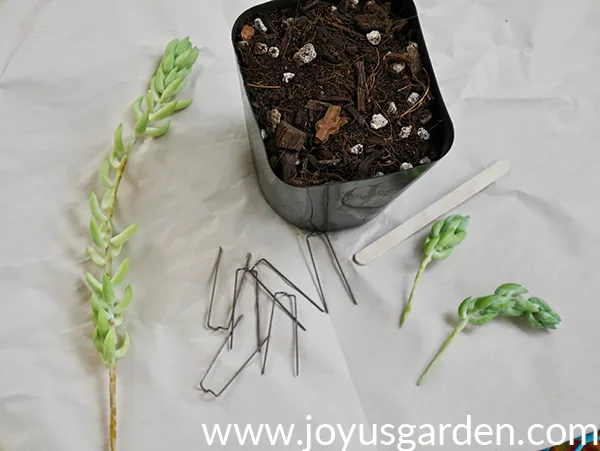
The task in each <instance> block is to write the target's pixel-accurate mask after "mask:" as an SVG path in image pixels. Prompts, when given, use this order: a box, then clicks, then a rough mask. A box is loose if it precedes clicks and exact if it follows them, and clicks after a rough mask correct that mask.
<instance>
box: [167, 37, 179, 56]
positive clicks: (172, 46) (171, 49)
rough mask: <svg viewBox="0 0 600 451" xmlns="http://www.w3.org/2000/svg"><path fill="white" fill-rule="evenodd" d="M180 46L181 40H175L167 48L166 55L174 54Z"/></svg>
mask: <svg viewBox="0 0 600 451" xmlns="http://www.w3.org/2000/svg"><path fill="white" fill-rule="evenodd" d="M177 44H179V39H173V40H172V41H170V42H169V43H168V44H167V46H166V47H165V53H173V52H174V51H175V49H176V48H177Z"/></svg>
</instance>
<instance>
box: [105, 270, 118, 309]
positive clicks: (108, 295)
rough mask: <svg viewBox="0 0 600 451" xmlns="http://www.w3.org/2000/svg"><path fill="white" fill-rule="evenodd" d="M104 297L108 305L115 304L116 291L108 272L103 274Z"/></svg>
mask: <svg viewBox="0 0 600 451" xmlns="http://www.w3.org/2000/svg"><path fill="white" fill-rule="evenodd" d="M102 299H104V302H106V303H107V304H108V305H113V304H114V302H115V292H114V290H113V286H112V282H111V280H110V277H108V276H107V275H106V274H104V275H103V276H102Z"/></svg>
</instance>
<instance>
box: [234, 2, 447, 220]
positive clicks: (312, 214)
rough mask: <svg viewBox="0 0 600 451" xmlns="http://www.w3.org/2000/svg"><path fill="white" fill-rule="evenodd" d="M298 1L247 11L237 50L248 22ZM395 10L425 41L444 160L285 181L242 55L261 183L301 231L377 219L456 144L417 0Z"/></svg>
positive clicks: (249, 126) (239, 20)
mask: <svg viewBox="0 0 600 451" xmlns="http://www.w3.org/2000/svg"><path fill="white" fill-rule="evenodd" d="M296 4H297V0H272V1H269V2H266V3H263V4H260V5H257V6H254V7H252V8H250V9H248V10H246V11H245V12H243V13H242V14H241V15H240V16H239V17H238V18H237V20H236V21H235V23H234V25H233V28H232V34H231V42H232V45H233V46H234V51H235V49H236V45H237V41H238V40H239V35H240V31H241V29H242V26H243V25H244V24H245V23H250V22H252V21H253V20H254V19H255V18H256V17H260V16H261V15H264V14H265V13H266V12H273V11H276V10H280V9H282V8H285V7H289V6H293V5H296ZM392 12H393V14H397V15H398V16H399V18H400V17H402V18H410V19H409V24H408V26H409V27H411V28H412V29H413V30H414V33H415V34H414V35H413V37H412V39H413V40H414V41H415V42H416V43H417V44H418V45H419V50H420V54H421V60H422V63H423V67H424V69H425V70H426V71H427V72H428V74H429V78H430V90H431V93H432V94H433V96H434V98H435V100H434V102H432V103H431V104H430V109H432V110H433V112H434V116H436V117H437V118H439V120H440V122H441V123H440V125H439V126H440V127H442V128H443V133H440V135H442V139H440V140H439V141H438V145H439V149H436V152H437V153H438V155H439V158H438V159H436V160H435V161H433V162H431V163H428V164H424V165H419V166H416V167H414V168H413V169H409V170H403V171H400V172H396V173H392V174H387V175H383V176H380V177H376V178H372V179H367V180H359V181H349V182H336V183H330V184H325V185H318V186H307V187H297V186H292V185H290V184H288V183H285V182H284V181H283V180H281V179H280V178H279V177H278V176H277V175H276V174H275V172H274V171H273V169H272V168H271V165H270V164H269V161H268V157H267V149H266V147H265V144H264V141H263V139H262V136H261V131H260V126H259V123H258V120H257V117H256V115H255V113H254V111H253V110H252V107H251V105H250V101H249V97H248V88H247V86H246V83H245V82H244V80H243V77H242V72H241V70H240V64H241V61H240V59H239V58H238V59H237V63H238V75H239V80H240V84H241V87H242V100H243V104H244V113H245V117H246V126H247V129H248V135H249V139H250V149H251V152H252V159H253V162H254V167H255V170H256V175H257V178H258V184H259V186H260V189H261V192H262V194H263V196H264V198H265V199H266V201H267V203H268V204H269V205H270V206H271V208H272V209H273V210H274V211H275V212H276V213H277V214H278V215H279V216H281V217H282V218H283V219H285V220H286V221H287V222H289V223H291V224H293V225H294V226H296V227H298V228H300V229H304V230H308V231H320V232H326V231H336V230H343V229H349V228H353V227H357V226H360V225H363V224H365V223H367V222H369V221H371V220H372V219H374V218H375V217H376V216H377V215H379V214H380V213H381V212H382V211H383V210H384V209H385V208H386V206H387V205H389V204H390V203H391V202H392V201H393V200H395V199H396V198H397V197H398V196H400V194H402V193H403V192H404V191H405V190H406V189H407V188H408V187H410V186H411V185H412V184H413V183H414V182H416V181H417V180H419V179H420V178H421V177H422V176H423V175H425V174H426V173H427V172H429V170H430V169H431V168H432V167H433V166H435V165H436V164H437V163H439V161H441V159H443V158H444V157H445V156H446V155H447V154H448V152H449V151H450V148H451V147H452V144H453V141H454V127H453V125H452V121H451V119H450V116H449V114H448V110H447V108H446V105H445V104H444V101H443V99H442V95H441V92H440V89H439V86H438V83H437V80H436V77H435V73H434V71H433V67H432V64H431V61H430V59H429V54H428V52H427V46H426V44H425V39H424V37H423V32H422V30H421V26H420V22H419V18H418V14H417V10H416V7H415V4H414V3H413V1H412V0H393V1H392ZM236 55H237V52H236Z"/></svg>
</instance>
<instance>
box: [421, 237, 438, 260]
mask: <svg viewBox="0 0 600 451" xmlns="http://www.w3.org/2000/svg"><path fill="white" fill-rule="evenodd" d="M439 240H440V237H439V236H435V237H427V238H425V246H423V252H424V253H425V255H433V253H434V252H435V248H436V246H437V244H438V241H439Z"/></svg>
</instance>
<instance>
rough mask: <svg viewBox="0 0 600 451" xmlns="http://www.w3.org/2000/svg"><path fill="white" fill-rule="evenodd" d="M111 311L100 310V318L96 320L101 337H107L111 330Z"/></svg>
mask: <svg viewBox="0 0 600 451" xmlns="http://www.w3.org/2000/svg"><path fill="white" fill-rule="evenodd" d="M110 318H111V317H110V313H108V312H107V311H105V310H99V311H98V318H97V321H96V329H98V334H99V335H100V336H101V337H105V336H106V334H107V333H108V331H109V330H110Z"/></svg>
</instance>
